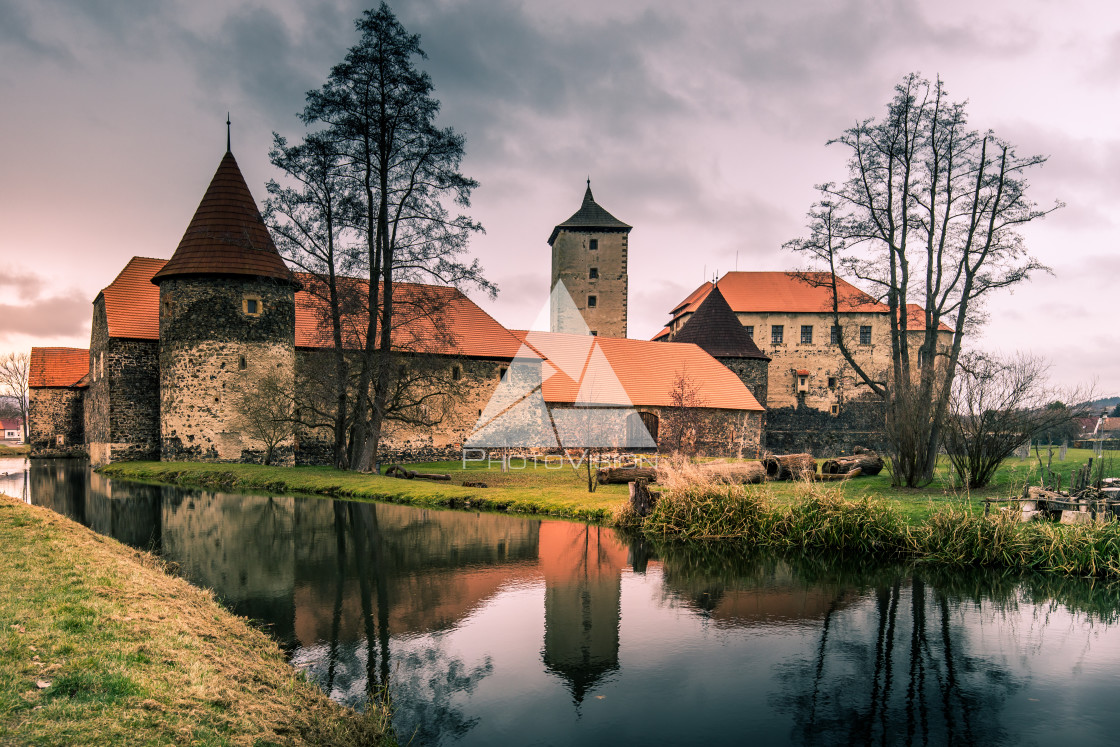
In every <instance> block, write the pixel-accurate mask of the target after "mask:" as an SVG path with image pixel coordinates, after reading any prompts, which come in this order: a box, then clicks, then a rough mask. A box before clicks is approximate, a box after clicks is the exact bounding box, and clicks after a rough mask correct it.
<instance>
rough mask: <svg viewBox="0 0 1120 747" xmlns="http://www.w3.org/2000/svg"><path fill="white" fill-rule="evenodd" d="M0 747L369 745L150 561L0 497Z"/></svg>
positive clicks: (372, 727)
mask: <svg viewBox="0 0 1120 747" xmlns="http://www.w3.org/2000/svg"><path fill="white" fill-rule="evenodd" d="M0 548H2V549H0V744H66V745H71V744H98V745H101V744H128V745H167V744H192V745H196V744H199V745H227V744H228V745H239V744H244V745H265V744H332V745H333V744H342V745H345V744H355V745H356V744H377V743H378V742H380V741H382V740H383V739H384V737H383V735H382V725H381V724H380V723H379V715H380V713H381V712H380V711H377V710H376V709H371V713H370V714H369V715H364V716H363V715H359V714H357V713H355V712H353V711H351V710H348V709H343V708H341V707H340V706H338V705H336V704H335V703H333V702H331V701H330V700H329V699H328V698H326V696H324V695H323V694H322V693H321V692H320V691H319V689H318V688H316V687H315V686H314V685H312V684H311V683H309V682H307V681H305V680H304V679H303V678H302V676H301V675H299V674H298V673H297V672H296V671H295V670H294V669H292V668H291V667H290V666H288V664H287V663H286V662H285V660H284V657H283V655H282V653H281V652H280V650H279V648H278V647H277V645H276V644H275V643H274V642H273V641H272V640H271V639H269V638H268V637H267V636H266V635H265V634H264V633H261V632H260V631H257V630H255V629H253V628H252V627H251V626H249V624H248V623H247V622H246V621H245V620H244V619H242V618H239V617H236V616H234V615H232V614H230V613H228V612H226V611H225V610H224V609H223V608H222V607H220V606H219V605H218V604H217V603H216V602H215V601H214V599H213V597H212V595H211V594H209V593H208V592H205V591H202V590H199V589H196V588H195V587H193V586H191V585H190V584H188V583H187V582H186V581H184V580H182V579H179V578H175V577H173V576H171V575H169V574H168V573H166V572H165V570H164V569H163V568H162V567H161V565H160V562H159V561H158V560H157V559H155V558H154V557H153V556H151V555H149V554H147V553H142V552H137V551H135V550H132V549H130V548H128V547H126V546H124V545H122V544H120V543H118V542H116V541H114V540H112V539H108V538H105V537H102V536H100V535H97V534H95V533H94V532H92V531H89V530H88V529H85V528H84V527H82V526H80V525H78V524H76V523H74V522H72V521H70V520H69V519H66V518H64V517H62V516H59V515H57V514H55V513H54V512H52V511H48V510H46V509H41V508H37V507H33V506H28V505H26V504H24V503H22V502H19V501H16V500H15V499H13V498H8V497H6V496H0Z"/></svg>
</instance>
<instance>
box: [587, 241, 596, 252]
mask: <svg viewBox="0 0 1120 747" xmlns="http://www.w3.org/2000/svg"><path fill="white" fill-rule="evenodd" d="M587 248H588V249H590V250H591V251H595V250H596V249H598V248H599V239H591V240H590V241H588V242H587Z"/></svg>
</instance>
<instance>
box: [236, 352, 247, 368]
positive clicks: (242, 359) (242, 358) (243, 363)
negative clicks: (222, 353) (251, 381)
mask: <svg viewBox="0 0 1120 747" xmlns="http://www.w3.org/2000/svg"><path fill="white" fill-rule="evenodd" d="M247 365H248V363H247V362H246V361H245V356H243V355H239V356H237V367H238V368H239V369H241V370H242V371H244V370H245V368H246V366H247Z"/></svg>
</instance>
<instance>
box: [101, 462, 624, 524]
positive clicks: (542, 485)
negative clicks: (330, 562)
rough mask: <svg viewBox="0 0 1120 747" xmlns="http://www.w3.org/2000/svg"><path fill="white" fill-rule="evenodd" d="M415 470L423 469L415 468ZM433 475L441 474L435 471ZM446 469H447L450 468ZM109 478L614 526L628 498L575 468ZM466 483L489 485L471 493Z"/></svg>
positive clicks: (308, 470)
mask: <svg viewBox="0 0 1120 747" xmlns="http://www.w3.org/2000/svg"><path fill="white" fill-rule="evenodd" d="M410 467H411V468H416V465H410ZM432 469H433V470H435V469H436V468H435V467H433V468H432ZM439 471H444V472H446V471H448V470H447V467H446V465H444V467H443V468H442V469H439ZM98 472H100V473H101V474H103V475H105V476H106V477H116V478H122V479H126V480H147V481H151V482H168V483H173V484H176V485H188V486H191V485H193V486H197V487H202V488H208V489H210V490H255V491H261V492H266V493H307V494H311V495H322V496H329V497H332V498H347V499H350V500H364V501H385V502H388V503H405V504H410V505H414V506H431V507H436V508H459V509H476V510H477V509H480V510H485V511H505V512H507V513H522V514H539V515H544V516H559V517H562V518H568V519H579V520H581V521H596V522H605V521H609V520H610V519H611V517H612V515H613V514H614V512H615V510H616V509H617V508H618V506H619V505H620V504H621V503H622V502H623V501H624V500H625V498H626V495H627V487H626V486H625V485H600V486H599V487H598V489H597V490H596V491H595V492H594V493H588V492H587V482H586V477H584V476H582V473H581V474H576V473H575V471H574V470H572V469H571V468H564V469H563V470H549V469H545V468H544V467H540V468H537V469H528V470H511V471H510V472H506V473H501V472H500V471H498V470H497V468H494V469H486V468H471V469H467V470H463V471H459V472H458V473H456V474H455V479H456V482H457V483H459V484H455V483H451V482H429V481H427V480H403V479H400V478H396V477H385V476H383V475H367V474H362V473H357V472H348V471H344V470H338V469H333V468H330V467H264V466H261V465H256V464H213V463H203V462H113V463H112V464H108V465H106V466H104V467H100V468H98ZM462 482H475V483H479V482H481V483H484V484H485V485H486V487H465V486H463V485H462V484H461V483H462Z"/></svg>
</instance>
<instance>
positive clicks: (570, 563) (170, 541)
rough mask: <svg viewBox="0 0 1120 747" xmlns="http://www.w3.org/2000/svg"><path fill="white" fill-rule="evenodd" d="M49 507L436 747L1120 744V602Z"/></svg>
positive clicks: (421, 515)
mask: <svg viewBox="0 0 1120 747" xmlns="http://www.w3.org/2000/svg"><path fill="white" fill-rule="evenodd" d="M27 481H28V484H29V486H30V490H31V495H32V500H33V501H34V502H35V503H37V504H40V505H47V506H50V507H51V508H53V509H55V510H57V511H59V512H61V513H64V514H66V515H68V516H71V517H73V518H75V519H77V520H79V521H81V522H83V523H86V524H88V525H90V526H91V527H93V528H95V529H96V530H97V531H100V532H103V533H105V534H110V535H112V536H115V537H117V538H118V539H121V540H123V541H125V542H128V543H130V544H132V545H134V546H137V547H144V548H152V549H155V550H156V551H158V552H161V553H162V554H163V555H164V556H165V557H167V558H168V559H169V560H171V561H174V562H175V563H177V564H178V566H179V567H180V568H181V569H182V572H183V574H184V575H185V576H186V577H187V578H189V579H190V580H192V581H193V582H194V583H196V584H199V585H202V586H206V587H210V588H213V589H214V590H215V592H216V593H217V594H218V596H219V597H220V598H221V599H222V600H223V602H224V603H226V604H227V605H229V606H230V607H231V608H232V609H233V610H234V611H236V612H238V613H239V614H243V615H247V616H250V617H252V618H254V619H256V620H258V621H260V622H261V623H262V624H264V625H266V626H267V627H268V628H269V629H270V630H271V631H272V632H273V634H274V635H275V636H276V637H277V639H278V640H279V641H280V642H281V645H282V646H283V647H284V648H285V650H286V651H287V652H288V653H289V656H290V657H291V660H292V661H293V663H294V664H295V665H296V666H299V667H301V668H302V669H304V670H305V671H306V672H307V674H308V676H309V677H310V678H311V679H312V680H313V681H315V682H317V683H318V684H319V685H320V686H321V687H322V688H323V690H324V691H326V692H327V693H329V694H330V695H331V697H333V698H335V699H336V700H338V701H340V702H343V703H347V704H351V705H355V706H357V707H362V705H363V704H364V703H365V701H366V699H367V698H368V697H369V696H370V694H371V693H377V692H378V691H379V690H380V689H381V688H384V687H388V688H389V690H390V692H391V693H392V696H393V700H394V707H395V725H396V727H397V729H398V732H399V733H400V734H401V736H402V737H403V739H404V741H407V740H408V738H409V737H412V736H414V737H415V743H419V744H440V743H445V744H446V743H455V744H493V743H496V742H501V741H505V742H510V743H524V742H526V741H531V742H533V741H535V742H539V743H549V744H616V743H618V742H635V741H648V742H653V743H673V742H693V743H694V742H698V741H702V742H706V743H713V744H723V743H727V744H731V743H739V742H741V741H742V739H743V735H744V734H748V733H749V734H750V735H751V738H752V740H754V741H758V742H761V743H775V744H781V743H794V744H819V743H832V742H841V741H843V742H855V743H861V744H862V743H868V742H880V743H904V744H918V743H922V744H925V743H943V742H959V743H963V744H970V743H980V742H984V743H1002V742H1013V741H1015V742H1017V741H1024V740H1026V741H1035V742H1044V741H1051V740H1054V739H1059V738H1060V739H1062V740H1063V741H1065V742H1072V743H1075V744H1076V743H1079V742H1082V743H1093V742H1094V741H1096V740H1098V739H1099V740H1101V741H1107V740H1106V737H1108V736H1109V735H1110V734H1111V733H1112V732H1114V731H1116V730H1117V729H1118V728H1120V716H1117V714H1116V711H1115V709H1113V708H1112V707H1111V705H1110V703H1111V700H1113V699H1114V697H1115V695H1116V694H1117V692H1120V687H1118V684H1120V680H1118V679H1117V675H1116V674H1115V672H1116V664H1117V660H1118V658H1120V635H1118V632H1117V630H1116V623H1117V620H1118V610H1120V597H1118V595H1117V590H1116V588H1115V587H1113V586H1102V585H1099V584H1097V585H1093V584H1090V583H1087V582H1083V581H1081V580H1077V579H1062V578H1056V577H1054V578H1052V577H1032V578H1029V579H1020V578H1015V577H1009V576H1006V575H1000V574H990V573H981V572H973V573H967V574H962V573H948V572H938V571H937V570H935V569H929V568H923V567H918V568H904V567H897V566H888V567H878V568H868V567H866V566H865V565H863V564H859V565H851V564H844V563H840V562H837V561H836V560H835V559H822V558H808V557H805V558H803V557H776V556H773V555H763V554H757V553H751V552H748V551H746V550H744V549H742V548H731V547H728V546H726V545H724V546H719V547H714V548H703V549H695V548H692V549H689V548H681V547H675V546H671V545H658V544H656V543H651V542H650V541H649V540H646V539H642V538H640V537H625V536H622V535H620V534H618V533H616V532H614V531H612V530H609V529H605V528H601V527H594V526H587V525H583V524H577V523H570V522H562V521H547V520H539V519H531V518H523V517H512V516H504V515H497V514H479V513H466V512H443V511H430V510H422V509H414V508H409V507H402V506H394V505H385V504H361V503H349V502H342V501H330V500H323V499H316V498H295V497H290V496H262V495H241V494H226V493H216V492H211V491H201V490H183V489H179V488H173V487H169V486H158V485H143V484H136V483H126V482H113V481H108V480H105V479H103V478H101V477H100V476H98V475H96V474H94V475H92V476H91V475H89V473H88V472H87V471H86V469H85V467H84V464H83V463H79V462H74V461H65V460H60V461H58V462H51V461H48V460H43V461H36V462H33V463H32V468H31V470H30V476H29V478H27Z"/></svg>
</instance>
